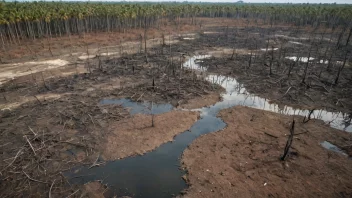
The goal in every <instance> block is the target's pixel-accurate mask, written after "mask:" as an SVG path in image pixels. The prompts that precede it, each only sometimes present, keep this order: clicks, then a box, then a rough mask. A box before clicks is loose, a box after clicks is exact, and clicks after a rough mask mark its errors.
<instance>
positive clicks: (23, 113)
mask: <svg viewBox="0 0 352 198" xmlns="http://www.w3.org/2000/svg"><path fill="white" fill-rule="evenodd" d="M165 49H166V47H163V46H160V45H159V46H158V47H156V48H155V49H153V48H151V49H150V52H149V53H148V57H147V59H148V60H146V58H145V54H144V53H142V54H140V53H137V54H131V55H126V56H124V57H117V58H113V57H110V58H106V59H99V58H94V59H91V60H89V64H90V65H91V67H90V68H87V67H85V69H86V71H85V72H83V73H82V72H75V66H74V65H73V66H71V68H69V66H68V67H66V68H65V67H63V68H55V69H54V71H57V72H58V73H59V74H60V70H62V71H65V70H66V71H69V72H74V73H71V74H70V75H53V76H50V73H51V71H50V70H45V71H44V72H43V73H41V72H39V73H32V74H28V75H23V76H20V77H16V78H15V79H13V80H11V81H8V82H5V83H4V84H2V85H1V95H2V98H1V99H0V103H1V105H0V106H1V108H2V110H1V112H0V118H1V119H0V131H1V133H0V146H1V153H0V160H1V161H3V162H4V163H2V164H1V165H0V172H1V176H0V178H1V185H0V192H1V195H2V196H4V197H18V196H26V195H31V196H35V197H42V196H46V195H47V194H48V192H49V190H50V187H51V185H52V184H53V185H54V188H52V191H51V193H52V195H53V196H59V197H62V196H68V195H70V194H72V193H74V192H75V191H76V190H77V189H78V188H79V187H75V186H73V185H70V184H69V183H68V182H67V180H66V178H65V177H64V175H63V173H64V172H65V171H67V170H69V169H70V168H73V167H76V166H81V165H92V164H94V162H95V161H96V159H97V158H98V157H99V155H100V154H101V153H103V151H104V149H105V147H104V145H105V144H106V142H107V139H106V137H108V136H109V134H110V135H111V134H113V133H109V132H112V130H110V129H111V128H110V127H111V126H115V127H116V126H117V125H116V123H120V124H121V122H120V121H122V120H125V121H126V120H127V121H128V120H131V119H132V118H130V115H129V113H128V110H126V109H124V108H123V107H121V106H116V105H101V104H99V102H100V101H101V100H102V99H106V98H116V99H118V98H129V99H131V100H134V101H153V102H154V103H171V104H172V105H173V106H175V107H177V106H179V105H182V104H186V103H187V102H188V100H190V99H192V98H195V97H204V96H205V95H208V94H211V93H218V92H220V91H221V89H219V88H218V87H216V86H213V85H211V84H210V83H209V82H207V81H205V80H204V79H202V78H197V77H196V76H194V74H193V73H192V72H190V71H187V70H180V68H179V67H177V66H178V65H180V61H181V60H180V59H174V60H173V62H172V63H171V62H170V59H169V57H170V56H169V55H167V51H166V50H165ZM161 50H164V52H163V53H164V54H161ZM173 50H174V49H173ZM174 55H175V56H176V57H180V52H177V51H176V50H175V51H174ZM99 62H100V64H99ZM44 75H47V76H44ZM172 115H177V118H178V117H179V116H180V117H181V118H179V119H180V122H175V118H174V117H173V116H172ZM139 118H144V119H141V120H140V121H141V122H140V123H138V124H137V125H136V126H140V127H143V126H144V125H143V124H146V123H149V121H150V119H148V118H146V117H143V116H142V117H139ZM186 118H190V119H189V120H185V119H186ZM196 118H197V113H194V112H193V113H191V112H173V113H171V114H166V117H164V115H160V116H156V117H155V119H156V120H155V121H156V123H155V127H152V128H145V129H142V128H140V129H139V130H140V133H139V135H138V136H136V134H135V133H132V130H128V127H127V126H129V125H128V124H127V125H126V127H127V128H126V130H125V131H122V132H123V133H114V137H121V136H119V135H121V134H123V137H124V138H126V139H125V140H124V141H125V142H124V144H122V145H119V146H118V147H117V148H121V147H123V146H124V145H125V146H126V145H127V142H131V141H133V137H138V138H140V139H139V140H140V141H142V140H147V139H149V140H150V142H144V143H145V144H138V143H137V142H134V144H129V145H128V146H130V147H128V148H127V147H126V150H125V151H122V150H115V151H114V152H115V154H116V156H118V157H127V156H131V155H135V154H137V153H138V154H142V153H144V152H147V151H150V150H152V149H154V148H155V147H157V146H159V145H161V144H162V143H164V142H167V141H169V140H172V137H173V136H174V135H176V134H177V133H181V132H183V131H185V130H187V127H189V126H191V125H192V123H193V122H194V121H196ZM142 121H143V122H142ZM174 122H175V123H174ZM140 124H142V125H140ZM162 126H163V127H164V126H168V127H169V128H168V129H170V130H162V128H163V127H162ZM164 128H165V127H164ZM154 129H155V130H154ZM155 131H157V132H158V133H157V132H155ZM115 132H116V131H115ZM119 132H121V131H119ZM154 132H155V133H154ZM151 134H153V135H154V134H159V135H158V138H159V139H156V138H154V139H151ZM165 134H167V135H165ZM144 135H145V136H144ZM120 146H121V147H120ZM111 148H112V147H111ZM116 156H114V157H116ZM110 159H112V157H111V158H110ZM81 194H82V191H81V190H80V191H79V192H77V194H75V196H78V197H79V196H80V195H81Z"/></svg>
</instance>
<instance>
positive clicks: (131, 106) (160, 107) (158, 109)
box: [100, 98, 173, 115]
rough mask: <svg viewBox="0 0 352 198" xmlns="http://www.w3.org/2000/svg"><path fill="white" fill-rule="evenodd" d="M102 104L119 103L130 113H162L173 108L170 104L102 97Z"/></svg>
mask: <svg viewBox="0 0 352 198" xmlns="http://www.w3.org/2000/svg"><path fill="white" fill-rule="evenodd" d="M100 104H102V105H108V104H114V105H121V106H123V107H124V108H127V109H128V110H129V113H130V114H131V115H134V114H137V113H142V114H154V115H156V114H162V113H167V112H169V111H171V110H172V109H173V106H172V105H171V104H152V103H150V102H143V103H136V102H133V101H131V100H129V99H124V98H123V99H104V100H102V101H100Z"/></svg>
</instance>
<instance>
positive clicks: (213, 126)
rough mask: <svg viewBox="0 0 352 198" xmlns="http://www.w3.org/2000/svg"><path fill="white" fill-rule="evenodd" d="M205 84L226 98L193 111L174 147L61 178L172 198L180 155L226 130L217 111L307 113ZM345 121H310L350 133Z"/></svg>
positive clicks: (229, 84) (164, 107) (191, 63)
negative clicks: (99, 182)
mask: <svg viewBox="0 0 352 198" xmlns="http://www.w3.org/2000/svg"><path fill="white" fill-rule="evenodd" d="M208 57H209V56H208V55H205V56H194V57H192V58H190V59H189V60H188V61H186V62H185V63H184V65H183V66H184V67H187V68H192V69H196V70H200V71H206V68H202V67H200V65H199V62H200V61H201V59H204V58H208ZM207 80H209V81H211V82H213V83H216V84H219V85H221V86H222V87H224V88H225V90H226V93H224V94H222V98H223V100H222V101H220V102H217V103H216V104H214V105H212V106H210V107H204V108H201V109H194V110H192V111H200V113H201V116H200V119H199V120H198V121H197V122H196V123H194V125H193V126H192V127H191V128H190V129H189V130H188V131H186V132H184V133H181V134H179V135H177V136H176V137H175V138H174V141H173V142H169V143H165V144H163V145H161V146H160V147H158V148H157V149H155V150H154V151H152V152H149V153H146V154H145V155H142V156H134V157H128V158H124V159H121V160H116V161H112V162H107V163H106V164H105V165H102V166H99V167H94V168H92V169H89V168H88V167H89V166H86V167H77V168H75V169H72V170H70V171H69V172H67V173H66V174H65V175H66V176H67V177H68V178H69V181H70V182H71V183H76V184H77V183H78V184H84V183H87V182H90V181H94V180H102V181H103V184H107V185H108V187H109V190H108V192H106V193H105V195H107V196H108V197H112V196H114V195H117V196H118V197H119V196H124V195H127V196H132V197H153V198H154V197H173V196H176V195H178V194H179V193H180V192H181V191H182V190H184V189H186V188H187V185H186V183H185V182H184V181H183V179H182V176H183V175H184V174H185V171H183V170H180V168H179V167H180V160H179V159H180V157H181V155H182V152H183V151H184V150H185V149H186V147H187V146H188V145H189V144H191V143H192V141H193V140H195V139H196V138H197V137H199V136H200V135H203V134H206V133H210V132H215V131H219V130H221V129H223V128H224V127H225V126H226V124H225V123H224V122H223V121H222V120H221V119H220V118H217V117H216V115H217V114H218V112H219V111H220V110H222V109H226V108H229V107H233V106H236V105H244V106H250V107H254V108H257V109H264V110H268V111H273V112H277V113H282V114H288V115H303V116H304V115H307V114H308V113H309V111H308V110H298V109H294V108H292V107H288V106H285V107H283V108H281V107H279V106H278V105H276V104H269V101H268V100H266V99H264V98H260V97H257V96H254V95H251V94H249V93H248V92H247V91H246V89H245V88H244V87H243V85H241V84H239V83H238V82H237V81H236V80H235V79H234V78H229V77H226V76H219V75H208V76H207ZM101 104H119V105H122V106H123V107H126V108H129V109H130V113H131V114H136V113H145V114H150V113H153V114H160V113H165V112H168V111H171V110H172V109H173V107H172V106H171V105H170V104H156V105H155V104H154V105H153V108H151V104H150V103H147V102H145V103H135V102H132V101H130V100H127V99H118V100H113V99H106V100H102V101H101ZM344 116H345V115H343V114H342V113H333V112H327V111H324V110H316V111H314V113H313V114H312V116H311V117H312V118H316V119H321V120H324V121H325V122H328V123H329V124H330V126H331V127H334V128H338V129H341V130H345V131H349V132H352V127H351V126H349V125H345V124H343V123H344V122H343V120H344ZM324 145H326V144H324ZM324 145H323V146H324ZM330 147H332V146H331V145H329V147H325V148H330ZM77 170H79V171H77Z"/></svg>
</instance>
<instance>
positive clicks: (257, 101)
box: [184, 55, 352, 132]
mask: <svg viewBox="0 0 352 198" xmlns="http://www.w3.org/2000/svg"><path fill="white" fill-rule="evenodd" d="M209 57H210V56H208V55H203V56H194V57H192V58H190V60H188V61H187V62H186V63H187V64H184V66H185V67H187V68H191V69H196V70H200V71H206V68H205V67H201V66H200V64H199V59H204V58H209ZM195 60H198V61H195ZM206 79H207V80H208V81H210V82H212V83H215V84H218V85H221V86H222V87H224V88H225V89H226V93H225V94H223V95H222V97H223V101H222V102H218V103H216V104H215V105H214V108H210V109H209V110H210V111H211V113H212V114H213V115H216V114H217V113H218V112H219V110H220V109H224V108H229V107H233V106H236V105H243V106H249V107H253V108H257V109H262V110H266V111H272V112H276V113H281V114H285V115H301V116H307V115H308V114H309V110H305V109H296V108H293V107H290V106H279V105H277V104H274V103H272V104H270V103H269V100H267V99H265V98H261V97H258V96H255V95H253V94H250V93H248V92H247V91H246V89H245V88H244V86H243V84H240V83H238V82H237V81H236V79H235V78H231V77H226V76H221V75H208V77H207V78H206ZM311 118H315V119H320V120H323V121H324V122H326V123H327V124H330V126H331V127H333V128H336V129H340V130H344V131H347V132H352V126H351V119H349V115H347V114H344V113H341V112H329V111H325V110H322V109H320V110H314V111H313V113H312V115H311Z"/></svg>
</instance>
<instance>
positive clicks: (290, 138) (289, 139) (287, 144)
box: [280, 119, 295, 161]
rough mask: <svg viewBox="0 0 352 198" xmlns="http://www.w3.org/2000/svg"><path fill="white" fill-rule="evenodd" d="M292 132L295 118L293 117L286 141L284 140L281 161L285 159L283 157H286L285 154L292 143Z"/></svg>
mask: <svg viewBox="0 0 352 198" xmlns="http://www.w3.org/2000/svg"><path fill="white" fill-rule="evenodd" d="M294 132H295V120H294V119H293V120H292V123H291V128H290V135H289V136H288V139H287V142H286V146H285V149H284V154H283V155H282V157H281V158H280V159H281V160H282V161H284V160H285V158H286V156H287V154H288V151H289V150H290V147H291V145H292V140H293V135H294Z"/></svg>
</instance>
